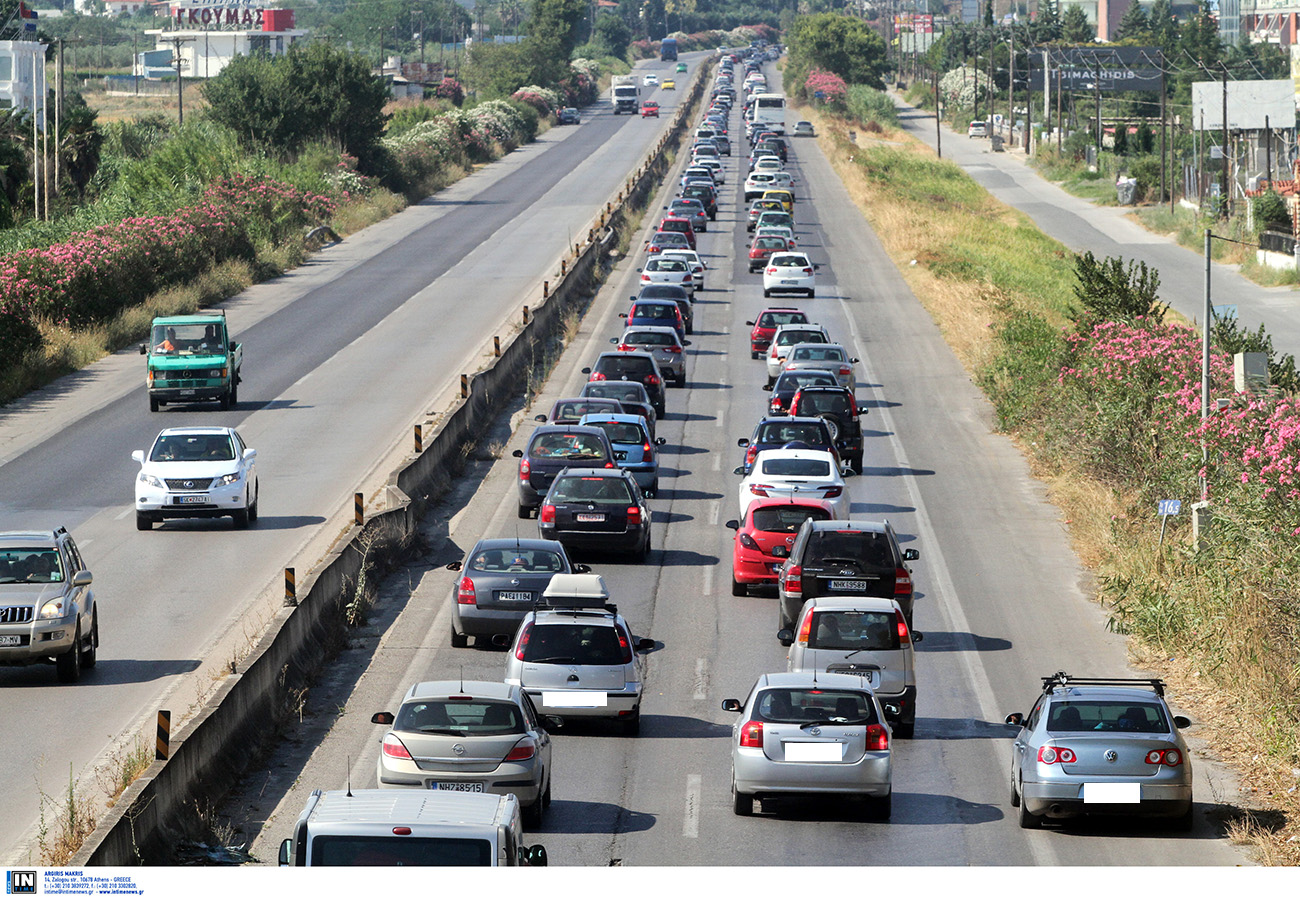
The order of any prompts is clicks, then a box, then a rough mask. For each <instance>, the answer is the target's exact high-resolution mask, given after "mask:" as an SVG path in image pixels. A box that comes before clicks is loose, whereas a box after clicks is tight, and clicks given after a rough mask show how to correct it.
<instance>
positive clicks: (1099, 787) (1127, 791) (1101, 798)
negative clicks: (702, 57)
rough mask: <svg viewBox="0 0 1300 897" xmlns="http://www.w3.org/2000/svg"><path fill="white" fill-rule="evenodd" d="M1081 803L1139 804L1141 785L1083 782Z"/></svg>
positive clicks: (1133, 783) (1136, 783)
mask: <svg viewBox="0 0 1300 897" xmlns="http://www.w3.org/2000/svg"><path fill="white" fill-rule="evenodd" d="M1083 802H1084V803H1085V804H1140V803H1142V785H1141V783H1140V782H1084V783H1083Z"/></svg>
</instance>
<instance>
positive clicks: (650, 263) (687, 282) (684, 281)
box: [641, 254, 695, 296]
mask: <svg viewBox="0 0 1300 897" xmlns="http://www.w3.org/2000/svg"><path fill="white" fill-rule="evenodd" d="M652 283H667V284H672V285H673V286H679V287H682V288H683V289H685V290H686V292H687V294H688V295H692V296H693V295H694V294H695V275H694V274H692V273H691V265H690V262H688V261H687V260H686V259H684V258H680V257H677V258H674V257H671V256H670V257H668V258H664V257H663V255H662V254H660V255H655V256H652V257H651V258H648V259H646V263H645V267H644V268H642V269H641V286H643V287H644V286H649V285H650V284H652Z"/></svg>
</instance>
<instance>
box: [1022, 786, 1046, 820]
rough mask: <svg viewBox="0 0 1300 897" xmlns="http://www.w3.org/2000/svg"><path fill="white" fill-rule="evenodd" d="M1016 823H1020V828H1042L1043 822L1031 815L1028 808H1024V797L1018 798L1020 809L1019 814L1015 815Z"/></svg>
mask: <svg viewBox="0 0 1300 897" xmlns="http://www.w3.org/2000/svg"><path fill="white" fill-rule="evenodd" d="M1022 784H1023V783H1022ZM1016 821H1017V822H1019V823H1020V827H1021V828H1028V829H1034V828H1042V826H1043V820H1042V819H1040V818H1039V817H1037V816H1035V815H1034V814H1033V813H1030V812H1029V808H1028V807H1027V806H1025V799H1024V797H1021V798H1020V807H1019V812H1017V813H1016Z"/></svg>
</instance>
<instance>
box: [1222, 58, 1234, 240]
mask: <svg viewBox="0 0 1300 897" xmlns="http://www.w3.org/2000/svg"><path fill="white" fill-rule="evenodd" d="M1220 183H1221V184H1222V185H1223V214H1224V215H1229V214H1231V209H1232V193H1231V192H1230V191H1229V190H1228V69H1227V67H1226V66H1225V67H1224V69H1223V175H1222V177H1221V178H1220Z"/></svg>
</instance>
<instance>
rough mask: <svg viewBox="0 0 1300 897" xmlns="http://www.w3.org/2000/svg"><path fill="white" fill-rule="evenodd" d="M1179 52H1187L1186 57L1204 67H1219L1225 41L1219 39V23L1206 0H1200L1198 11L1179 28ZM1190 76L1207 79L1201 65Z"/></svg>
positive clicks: (1195, 79) (1196, 78)
mask: <svg viewBox="0 0 1300 897" xmlns="http://www.w3.org/2000/svg"><path fill="white" fill-rule="evenodd" d="M1178 53H1179V54H1182V53H1186V54H1187V56H1186V57H1184V58H1187V59H1195V60H1196V61H1197V62H1198V63H1199V64H1200V66H1203V67H1204V68H1209V69H1215V68H1218V66H1219V62H1220V60H1221V59H1222V58H1223V42H1222V41H1221V40H1219V23H1218V21H1217V20H1216V19H1215V18H1214V16H1213V15H1212V14H1211V13H1210V6H1209V4H1208V3H1207V2H1206V0H1200V3H1199V4H1198V5H1197V7H1196V11H1195V12H1194V13H1192V15H1191V16H1189V17H1188V19H1187V21H1186V22H1184V23H1183V27H1182V28H1181V29H1179V34H1178ZM1188 77H1190V78H1191V80H1193V81H1204V80H1206V77H1205V73H1204V71H1203V69H1201V68H1200V67H1198V68H1197V70H1196V71H1195V72H1194V73H1189V75H1188Z"/></svg>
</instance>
